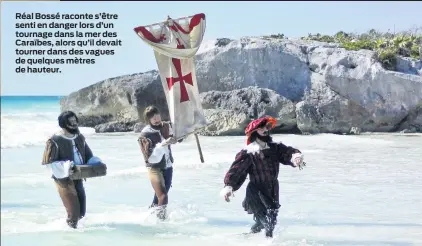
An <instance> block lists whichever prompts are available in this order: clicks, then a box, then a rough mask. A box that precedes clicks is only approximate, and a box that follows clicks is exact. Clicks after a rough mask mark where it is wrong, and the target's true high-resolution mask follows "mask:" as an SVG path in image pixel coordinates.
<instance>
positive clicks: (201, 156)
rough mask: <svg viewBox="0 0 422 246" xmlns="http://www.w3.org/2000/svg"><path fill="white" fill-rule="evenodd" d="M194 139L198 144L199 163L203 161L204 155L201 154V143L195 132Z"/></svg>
mask: <svg viewBox="0 0 422 246" xmlns="http://www.w3.org/2000/svg"><path fill="white" fill-rule="evenodd" d="M195 139H196V146H198V151H199V158H200V159H201V163H204V156H203V155H202V150H201V144H200V143H199V138H198V134H197V133H195Z"/></svg>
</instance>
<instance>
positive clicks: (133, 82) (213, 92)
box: [60, 38, 422, 136]
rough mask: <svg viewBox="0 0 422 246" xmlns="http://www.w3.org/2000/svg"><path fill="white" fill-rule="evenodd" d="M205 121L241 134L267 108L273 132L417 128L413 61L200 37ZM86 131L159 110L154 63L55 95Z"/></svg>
mask: <svg viewBox="0 0 422 246" xmlns="http://www.w3.org/2000/svg"><path fill="white" fill-rule="evenodd" d="M195 65H196V74H197V79H198V87H199V91H200V96H201V100H202V105H203V108H204V113H205V116H206V118H207V120H208V121H209V122H214V121H215V120H217V119H218V121H216V123H215V124H213V125H210V126H209V127H207V128H205V129H204V130H203V131H202V132H200V134H201V135H208V136H225V135H241V134H243V131H244V127H245V126H246V125H247V123H248V122H249V121H250V120H251V119H253V118H257V117H260V116H263V115H271V116H273V117H275V118H277V119H278V125H277V128H276V129H275V132H278V133H302V134H316V133H335V134H359V133H360V132H400V131H404V132H422V61H421V60H415V59H411V58H399V60H398V64H397V69H396V70H397V71H389V70H386V69H384V68H383V67H382V66H381V64H380V63H379V62H377V61H376V59H374V57H373V52H372V51H369V50H360V51H347V50H345V49H343V48H341V47H340V46H339V45H338V44H333V43H330V44H328V43H321V42H315V41H303V40H290V39H268V38H266V39H263V38H242V39H240V40H229V39H219V40H211V41H206V42H204V43H203V44H202V46H201V49H200V50H199V51H198V54H197V55H196V57H195ZM60 104H61V110H62V111H63V110H73V111H75V112H77V113H78V115H79V117H80V119H81V122H80V123H81V125H82V126H87V127H94V128H95V130H96V132H99V133H102V132H130V131H135V132H137V131H139V130H140V129H142V127H143V125H144V123H143V122H142V117H141V115H142V112H143V110H144V109H145V107H147V106H148V105H150V104H154V105H157V106H158V107H159V108H160V109H161V110H162V112H163V117H164V118H165V119H168V110H167V103H166V100H165V96H164V91H163V89H162V86H161V81H160V78H159V74H158V71H155V70H153V71H148V72H145V73H136V74H132V75H124V76H120V77H116V78H110V79H106V80H104V81H100V82H98V83H95V84H93V85H91V86H88V87H86V88H83V89H81V90H79V91H76V92H73V93H71V94H70V95H68V96H67V97H64V98H63V99H62V100H61V102H60Z"/></svg>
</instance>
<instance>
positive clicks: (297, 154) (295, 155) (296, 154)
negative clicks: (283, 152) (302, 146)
mask: <svg viewBox="0 0 422 246" xmlns="http://www.w3.org/2000/svg"><path fill="white" fill-rule="evenodd" d="M296 158H300V163H299V164H297V165H301V164H302V162H303V154H302V153H294V154H293V155H292V159H291V160H290V161H291V162H292V163H293V164H295V165H296V163H295V162H294V160H295V159H296Z"/></svg>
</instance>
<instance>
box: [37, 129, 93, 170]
mask: <svg viewBox="0 0 422 246" xmlns="http://www.w3.org/2000/svg"><path fill="white" fill-rule="evenodd" d="M74 141H75V145H76V148H77V149H78V150H79V152H80V153H81V156H82V161H83V164H86V163H87V162H88V160H89V159H90V158H91V157H92V151H91V149H90V148H89V147H88V145H87V144H86V142H85V137H84V136H83V135H82V134H78V136H77V137H76V138H75V139H74ZM67 160H69V161H74V160H73V145H72V140H70V139H66V138H64V137H61V136H60V135H53V136H52V137H51V138H50V139H49V140H48V141H47V145H46V148H45V151H44V156H43V160H42V164H43V165H45V164H49V163H52V162H54V161H67Z"/></svg>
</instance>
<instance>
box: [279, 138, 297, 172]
mask: <svg viewBox="0 0 422 246" xmlns="http://www.w3.org/2000/svg"><path fill="white" fill-rule="evenodd" d="M277 152H278V153H279V161H280V163H281V164H283V165H291V166H294V165H293V163H292V162H291V159H292V155H293V154H294V153H302V152H300V150H298V149H295V148H293V147H290V146H286V145H284V144H283V143H278V144H277Z"/></svg>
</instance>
